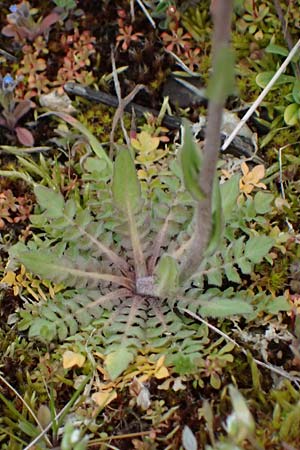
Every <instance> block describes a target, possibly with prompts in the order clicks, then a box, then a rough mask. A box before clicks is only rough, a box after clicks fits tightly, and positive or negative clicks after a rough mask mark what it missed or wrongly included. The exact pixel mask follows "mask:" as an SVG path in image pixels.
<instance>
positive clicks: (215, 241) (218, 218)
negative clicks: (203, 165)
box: [205, 177, 224, 255]
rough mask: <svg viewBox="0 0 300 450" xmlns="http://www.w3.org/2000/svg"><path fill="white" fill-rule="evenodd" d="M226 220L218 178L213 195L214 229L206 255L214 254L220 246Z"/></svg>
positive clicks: (216, 178)
mask: <svg viewBox="0 0 300 450" xmlns="http://www.w3.org/2000/svg"><path fill="white" fill-rule="evenodd" d="M223 228H224V218H223V209H222V198H221V192H220V183H219V179H218V177H215V179H214V186H213V193H212V228H211V234H210V238H209V242H208V246H207V249H206V252H205V253H206V254H207V255H211V254H213V253H214V252H215V251H216V250H217V248H218V247H219V245H220V242H221V240H222V237H223Z"/></svg>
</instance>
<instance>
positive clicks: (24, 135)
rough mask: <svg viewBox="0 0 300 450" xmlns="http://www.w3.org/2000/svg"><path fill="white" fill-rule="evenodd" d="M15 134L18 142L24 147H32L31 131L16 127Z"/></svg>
mask: <svg viewBox="0 0 300 450" xmlns="http://www.w3.org/2000/svg"><path fill="white" fill-rule="evenodd" d="M15 132H16V135H17V138H18V141H19V142H20V143H21V144H22V145H25V147H32V146H33V145H34V137H33V135H32V133H31V131H29V130H27V128H24V127H16V128H15Z"/></svg>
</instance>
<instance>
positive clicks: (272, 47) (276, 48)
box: [265, 43, 289, 56]
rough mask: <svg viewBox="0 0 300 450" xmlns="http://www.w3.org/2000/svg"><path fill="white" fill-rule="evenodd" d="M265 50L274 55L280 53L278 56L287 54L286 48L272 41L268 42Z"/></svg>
mask: <svg viewBox="0 0 300 450" xmlns="http://www.w3.org/2000/svg"><path fill="white" fill-rule="evenodd" d="M265 51H266V52H267V53H273V54H274V55H280V56H287V55H288V54H289V51H288V49H287V48H285V47H282V46H281V45H277V44H272V43H270V44H269V45H268V46H267V47H266V48H265Z"/></svg>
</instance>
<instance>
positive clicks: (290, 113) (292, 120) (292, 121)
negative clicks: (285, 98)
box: [283, 103, 300, 126]
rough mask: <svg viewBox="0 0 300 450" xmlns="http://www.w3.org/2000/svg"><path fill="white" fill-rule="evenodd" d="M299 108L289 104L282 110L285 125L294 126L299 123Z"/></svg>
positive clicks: (295, 104) (296, 105) (294, 104)
mask: <svg viewBox="0 0 300 450" xmlns="http://www.w3.org/2000/svg"><path fill="white" fill-rule="evenodd" d="M299 111H300V107H299V105H298V104H297V103H291V104H290V105H289V106H287V107H286V108H285V110H284V115H283V118H284V121H285V123H286V124H287V125H290V126H294V125H296V124H297V123H298V121H299Z"/></svg>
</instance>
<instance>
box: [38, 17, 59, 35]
mask: <svg viewBox="0 0 300 450" xmlns="http://www.w3.org/2000/svg"><path fill="white" fill-rule="evenodd" d="M59 19H60V16H59V15H58V14H57V13H51V14H48V16H46V17H45V18H44V19H43V20H42V23H41V24H40V27H39V31H40V33H44V32H45V31H47V30H48V29H49V28H50V27H51V25H53V24H54V23H56V22H58V21H59Z"/></svg>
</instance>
